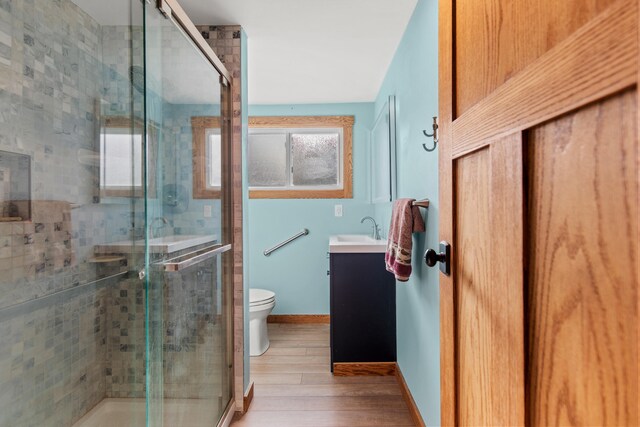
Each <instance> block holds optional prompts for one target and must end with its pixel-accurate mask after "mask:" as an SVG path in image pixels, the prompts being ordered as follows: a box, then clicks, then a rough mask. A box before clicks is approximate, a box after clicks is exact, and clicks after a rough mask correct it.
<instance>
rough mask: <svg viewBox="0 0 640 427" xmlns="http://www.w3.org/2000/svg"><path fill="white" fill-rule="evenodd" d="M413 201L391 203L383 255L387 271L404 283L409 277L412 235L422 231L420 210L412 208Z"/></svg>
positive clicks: (399, 200) (400, 200) (422, 222)
mask: <svg viewBox="0 0 640 427" xmlns="http://www.w3.org/2000/svg"><path fill="white" fill-rule="evenodd" d="M414 201H415V199H398V200H396V201H395V202H394V203H393V213H392V214H391V225H390V226H389V241H388V242H387V252H386V253H385V255H384V261H385V264H386V266H387V271H389V272H390V273H393V274H394V275H395V276H396V279H397V280H399V281H401V282H406V281H407V280H409V276H411V247H412V246H413V236H412V234H413V233H414V232H418V231H424V220H423V219H422V215H420V209H419V208H418V207H417V206H413V202H414Z"/></svg>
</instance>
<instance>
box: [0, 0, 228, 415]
mask: <svg viewBox="0 0 640 427" xmlns="http://www.w3.org/2000/svg"><path fill="white" fill-rule="evenodd" d="M194 30H195V28H194V27H193V26H192V25H191V23H190V22H189V21H188V19H187V18H186V15H184V12H183V11H182V10H181V9H180V7H179V5H178V4H177V3H176V2H175V0H166V1H160V2H158V4H156V1H152V2H150V1H141V0H112V1H109V2H105V1H103V0H47V1H42V0H13V1H9V2H5V1H0V98H1V100H0V340H1V341H0V427H5V426H7V427H8V426H11V427H16V426H62V427H67V426H167V427H168V426H193V427H200V426H202V427H205V426H207V427H208V426H216V425H217V424H218V423H219V422H220V421H221V420H222V419H223V416H224V414H225V413H226V412H228V411H230V408H231V401H232V394H233V390H232V387H233V385H232V384H233V381H232V378H233V372H232V371H233V366H232V360H233V358H232V331H233V328H232V315H231V313H232V309H231V308H232V292H231V276H230V275H231V253H232V251H231V249H232V245H231V232H230V224H231V199H230V197H231V196H230V195H231V191H230V170H229V152H230V150H229V144H230V129H229V122H230V120H229V118H230V112H231V111H230V101H231V100H230V95H229V94H230V84H231V78H230V77H229V76H228V73H227V71H226V70H225V69H224V66H223V65H222V64H221V63H220V61H219V60H218V59H217V58H216V57H215V54H214V53H213V52H212V51H211V49H210V48H209V47H208V46H206V45H203V44H201V42H202V40H199V39H198V37H197V36H195V35H194V34H195V33H194Z"/></svg>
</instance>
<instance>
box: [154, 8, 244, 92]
mask: <svg viewBox="0 0 640 427" xmlns="http://www.w3.org/2000/svg"><path fill="white" fill-rule="evenodd" d="M157 8H158V10H160V12H161V13H162V14H163V15H164V16H165V17H167V18H170V19H172V20H173V21H174V22H175V23H176V24H178V25H179V26H180V28H182V30H183V31H184V32H185V33H187V35H188V36H189V37H190V38H191V41H193V42H194V43H195V44H196V46H197V47H198V48H199V49H200V51H201V52H202V54H203V55H204V56H205V57H206V58H207V60H208V61H209V62H210V63H211V65H213V67H214V68H215V69H216V70H217V71H218V72H219V73H220V74H221V75H222V77H224V79H225V81H224V82H223V84H224V85H225V86H228V85H230V84H231V81H232V78H231V74H229V71H228V70H227V68H226V67H225V66H224V64H223V63H222V61H220V59H219V58H218V57H217V56H216V54H215V52H214V51H213V49H211V46H209V45H208V44H207V42H206V41H205V40H204V38H203V37H202V34H200V31H198V29H197V28H196V26H195V25H194V24H193V22H191V19H189V16H188V15H187V14H186V13H185V11H184V9H182V7H181V6H180V4H179V3H178V2H177V1H176V0H157Z"/></svg>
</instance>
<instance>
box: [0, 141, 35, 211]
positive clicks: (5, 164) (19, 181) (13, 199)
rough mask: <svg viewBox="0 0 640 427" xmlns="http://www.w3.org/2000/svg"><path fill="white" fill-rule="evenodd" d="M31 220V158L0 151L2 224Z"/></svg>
mask: <svg viewBox="0 0 640 427" xmlns="http://www.w3.org/2000/svg"><path fill="white" fill-rule="evenodd" d="M30 219H31V157H30V156H27V155H25V154H18V153H11V152H9V151H0V222H8V221H28V220H30Z"/></svg>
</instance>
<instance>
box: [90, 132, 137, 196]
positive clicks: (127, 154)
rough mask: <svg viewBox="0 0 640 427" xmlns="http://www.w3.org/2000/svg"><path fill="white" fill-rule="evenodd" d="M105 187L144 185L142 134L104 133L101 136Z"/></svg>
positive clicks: (102, 169)
mask: <svg viewBox="0 0 640 427" xmlns="http://www.w3.org/2000/svg"><path fill="white" fill-rule="evenodd" d="M100 159H101V163H102V164H101V166H102V167H101V182H100V185H101V187H103V188H130V187H131V186H134V187H142V136H141V135H130V134H128V133H104V134H102V136H101V138H100Z"/></svg>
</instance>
